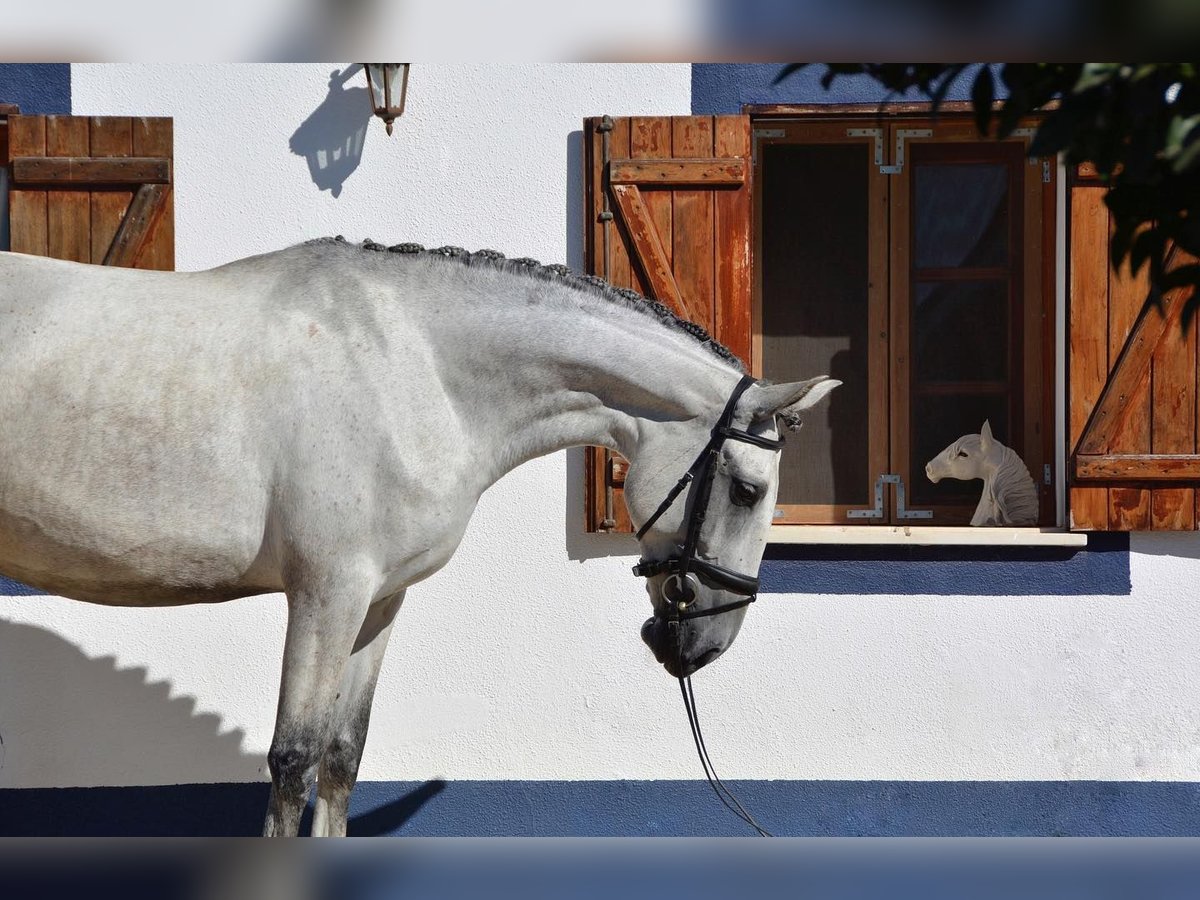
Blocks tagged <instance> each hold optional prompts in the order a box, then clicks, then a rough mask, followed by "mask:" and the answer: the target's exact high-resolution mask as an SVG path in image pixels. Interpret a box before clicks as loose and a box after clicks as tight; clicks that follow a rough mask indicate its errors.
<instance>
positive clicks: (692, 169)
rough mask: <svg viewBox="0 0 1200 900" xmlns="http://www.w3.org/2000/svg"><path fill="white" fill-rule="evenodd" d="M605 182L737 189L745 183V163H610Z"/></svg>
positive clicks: (674, 160) (720, 161) (644, 161)
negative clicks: (721, 186) (729, 187)
mask: <svg viewBox="0 0 1200 900" xmlns="http://www.w3.org/2000/svg"><path fill="white" fill-rule="evenodd" d="M608 180H609V182H610V183H611V184H639V185H654V184H662V185H670V186H671V187H685V186H688V185H694V186H695V187H698V188H709V187H717V186H720V185H729V186H738V185H741V184H743V183H744V182H745V180H746V164H745V162H744V161H743V160H742V159H730V160H721V159H647V160H643V161H638V162H634V161H632V160H614V161H613V162H611V163H610V164H609V173H608Z"/></svg>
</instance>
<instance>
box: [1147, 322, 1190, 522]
mask: <svg viewBox="0 0 1200 900" xmlns="http://www.w3.org/2000/svg"><path fill="white" fill-rule="evenodd" d="M1176 305H1177V306H1179V307H1182V306H1183V302H1182V300H1181V299H1177V300H1176ZM1195 358H1196V322H1195V320H1194V319H1193V320H1192V321H1191V322H1189V323H1188V327H1187V328H1186V329H1182V328H1180V327H1179V325H1178V324H1176V325H1173V326H1171V327H1170V328H1169V330H1167V331H1166V332H1165V333H1164V334H1163V336H1162V338H1161V339H1160V340H1159V341H1158V346H1157V347H1156V348H1155V350H1154V359H1153V361H1152V364H1151V365H1152V370H1151V371H1152V375H1151V385H1152V386H1153V401H1154V405H1153V414H1152V420H1151V430H1150V452H1151V453H1156V454H1163V453H1166V454H1192V455H1194V454H1195V452H1196V421H1195V415H1196V396H1195V392H1196V372H1195ZM1195 503H1196V501H1195V495H1194V491H1193V489H1192V488H1191V487H1170V488H1167V487H1161V488H1158V487H1156V488H1155V489H1154V491H1153V495H1152V497H1151V502H1150V527H1151V528H1153V529H1154V530H1156V531H1191V530H1193V529H1194V528H1195V525H1196V510H1195Z"/></svg>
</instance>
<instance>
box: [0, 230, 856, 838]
mask: <svg viewBox="0 0 1200 900" xmlns="http://www.w3.org/2000/svg"><path fill="white" fill-rule="evenodd" d="M389 249H390V251H391V252H388V251H389ZM742 382H743V378H742V371H741V366H740V364H739V363H738V362H737V360H736V359H735V358H734V357H733V356H732V355H731V354H730V353H729V352H728V351H727V350H725V349H724V348H722V347H720V346H719V345H717V344H716V343H714V342H713V341H711V340H710V339H709V338H708V335H706V334H704V332H703V331H702V330H701V329H699V328H697V327H696V326H694V325H691V324H689V323H686V322H683V321H681V320H679V319H677V318H676V317H675V316H673V315H672V314H671V313H670V312H669V311H667V310H666V309H665V308H664V307H662V306H660V305H658V304H655V303H651V302H649V301H646V300H644V299H643V298H640V297H638V296H637V295H636V294H634V293H633V292H631V291H621V290H617V289H615V288H612V287H611V286H609V285H606V284H605V283H604V282H602V281H600V280H599V279H594V278H588V277H580V276H575V275H572V274H571V273H570V272H569V270H567V269H566V268H565V267H561V266H547V267H543V266H540V265H539V264H537V263H536V262H535V261H533V260H511V261H505V260H503V258H502V257H500V254H497V253H494V252H490V251H481V252H479V253H475V254H469V253H466V252H465V251H462V250H461V249H458V248H451V247H445V248H441V249H439V250H436V251H425V250H424V249H423V248H421V247H419V246H417V245H411V244H403V245H398V246H396V247H392V248H385V247H383V246H381V245H379V244H374V243H372V242H369V241H368V242H365V243H364V244H363V245H362V246H352V245H349V244H347V243H345V242H344V241H342V240H341V239H340V238H336V239H322V240H319V241H314V242H310V243H308V244H305V245H300V246H295V247H291V248H289V249H286V250H282V251H279V252H277V253H270V254H266V255H263V256H258V257H252V258H249V259H245V260H241V261H239V262H235V263H231V264H229V265H226V266H222V267H220V268H217V269H213V270H211V271H206V272H196V273H159V272H139V271H131V270H124V269H113V268H101V267H96V266H87V265H79V264H75V263H67V262H58V261H54V260H48V259H41V258H35V257H29V256H21V255H16V254H7V253H0V422H2V423H3V427H2V428H0V572H3V573H4V574H5V575H8V576H10V577H12V578H15V579H18V580H20V581H23V582H26V583H28V584H30V585H34V586H36V587H39V588H41V589H44V590H45V591H47V592H50V593H53V594H59V595H62V596H66V597H73V598H76V599H79V600H85V601H89V602H93V603H100V604H109V605H130V606H159V605H172V604H185V603H212V602H218V601H224V600H230V599H233V598H235V597H243V596H247V595H252V594H262V593H267V592H276V591H282V592H284V593H285V594H286V596H287V603H288V624H287V633H286V639H285V649H284V659H283V672H282V681H281V688H280V695H279V707H278V713H277V717H276V722H275V731H274V736H273V738H272V742H271V749H270V752H269V755H268V763H269V767H270V771H271V799H270V804H269V807H268V810H267V815H266V822H265V825H264V833H265V834H285V835H291V834H296V833H297V830H298V827H299V822H300V815H301V812H302V811H303V809H304V806H305V804H306V802H307V800H308V797H309V795H310V793H311V790H312V787H313V785H314V783H316V785H317V795H318V796H317V805H316V812H315V817H314V824H313V831H314V833H316V834H344V833H345V829H346V812H347V805H348V802H349V795H350V791H351V789H352V787H353V785H354V781H355V778H356V776H357V772H358V765H359V760H360V757H361V754H362V748H363V741H364V739H365V736H366V731H367V722H368V718H369V716H370V708H371V698H372V694H373V692H374V688H375V681H376V678H377V676H378V673H379V666H380V662H381V659H382V657H383V652H384V647H385V644H386V642H387V639H388V634H389V632H390V630H391V628H392V622H393V619H394V617H395V615H396V611H397V610H398V609H399V607H400V604H401V602H402V600H403V597H404V591H405V589H406V588H407V587H408V586H409V585H411V584H414V583H415V582H418V581H420V580H421V579H423V578H426V577H428V576H429V575H431V574H433V573H434V572H436V571H437V570H438V569H439V568H441V567H442V566H443V565H445V563H446V562H447V560H449V558H450V556H451V554H453V553H454V551H455V549H456V547H457V546H458V543H459V541H460V539H461V538H462V535H463V532H464V530H465V528H466V526H467V522H468V520H469V518H470V517H471V513H472V512H473V510H474V509H475V505H476V503H477V501H478V500H479V497H480V495H481V494H482V493H483V492H484V491H485V490H486V489H487V488H488V487H489V486H490V485H491V484H493V483H494V482H495V481H496V480H497V479H498V478H500V477H501V476H502V475H503V474H505V473H506V472H508V471H509V470H511V469H512V468H514V467H515V466H518V465H520V464H521V463H522V462H525V461H526V460H529V459H533V458H534V457H537V456H541V455H543V454H546V453H550V452H553V451H556V450H560V449H563V448H566V447H572V446H578V445H584V444H598V445H602V446H605V447H609V448H611V449H613V450H615V451H617V452H619V453H621V454H622V455H623V456H625V457H626V458H627V459H628V460H629V461H630V468H629V472H628V476H627V481H626V486H625V494H626V498H627V502H628V506H629V511H630V516H631V518H632V519H633V521H634V522H635V523H647V522H651V521H653V517H654V514H655V511H656V509H657V507H659V505H660V504H661V502H662V500H663V498H664V497H665V496H666V495H667V494H668V491H669V490H670V488H671V486H672V484H673V483H674V482H675V481H676V479H677V478H678V477H679V476H680V475H681V474H682V472H683V470H684V469H685V468H686V467H687V464H688V461H690V460H691V459H692V458H693V457H695V455H696V454H697V453H699V452H700V451H701V449H702V448H704V447H705V446H706V444H707V443H708V442H709V441H710V439H711V438H712V436H713V431H714V424H715V423H716V422H717V420H718V419H719V418H720V417H721V413H722V410H723V409H724V408H725V407H726V405H727V402H728V401H729V399H730V397H731V393H732V392H733V391H734V389H735V386H743V387H744V385H743V383H742ZM838 383H839V382H837V381H834V380H833V379H829V378H825V377H819V378H814V379H812V380H810V381H806V382H801V383H796V384H781V385H767V384H762V383H754V384H751V385H749V387H748V389H747V390H746V391H745V393H744V395H743V396H742V397H741V399H740V401H738V402H736V403H733V404H730V405H731V407H732V408H731V410H730V413H729V416H728V417H727V418H728V419H729V422H728V425H729V426H730V427H731V428H733V429H735V430H736V431H737V433H739V434H741V435H743V438H739V439H736V440H733V441H730V442H728V443H724V445H723V446H721V445H720V444H719V442H718V446H717V451H716V455H714V456H713V457H712V459H713V465H712V466H711V467H710V468H711V471H712V479H711V481H708V482H707V483H708V484H709V486H710V487H711V493H710V494H707V495H706V497H705V503H704V507H705V509H701V510H698V512H699V514H700V515H701V516H702V515H703V513H704V512H705V510H707V519H706V520H705V522H704V525H703V530H702V532H701V531H700V530H699V529H696V530H697V532H698V535H697V541H696V542H694V543H695V544H696V546H695V547H694V548H693V556H694V557H695V565H694V566H693V569H692V572H693V573H695V574H687V575H686V577H685V578H681V579H679V581H678V582H677V586H680V585H682V588H683V596H671V597H670V600H671V601H676V602H678V603H683V604H685V605H688V606H689V608H690V609H692V611H693V612H695V611H699V612H700V613H704V612H712V613H715V614H712V615H703V616H702V617H698V618H691V617H690V616H689V617H688V618H687V619H686V621H679V616H678V613H677V612H676V607H675V606H674V605H670V604H669V603H668V599H667V598H665V597H664V596H663V585H664V583H666V582H668V581H669V580H670V579H671V578H672V577H673V576H672V574H671V573H670V572H669V571H667V572H660V573H658V574H652V575H651V577H650V578H649V580H648V584H647V590H648V592H649V594H650V599H651V603H652V604H653V607H654V610H655V618H654V619H653V620H651V621H652V622H657V623H659V624H661V623H662V622H663V621H665V620H668V619H670V618H672V617H674V618H675V619H676V621H675V622H674V625H673V626H672V627H670V628H666V627H648V628H646V629H644V631H643V636H644V638H645V639H646V640H647V643H649V644H650V645H651V648H652V649H653V650H654V651H655V654H656V656H658V658H659V659H660V661H662V662H663V664H664V665H665V667H666V668H667V670H668V671H670V672H672V673H673V674H676V675H686V674H689V673H690V672H692V671H694V670H695V669H696V668H699V666H701V665H703V664H705V663H707V662H709V661H710V660H712V659H714V658H715V657H716V656H718V655H720V653H721V652H722V651H724V650H725V648H726V647H728V646H729V644H730V643H731V642H732V641H733V639H734V637H735V636H736V634H737V632H738V629H739V627H740V626H741V622H742V618H743V616H744V612H745V611H744V609H742V608H735V607H738V606H739V604H737V603H732V602H731V598H732V597H734V596H741V595H743V594H745V593H746V591H745V590H743V591H741V592H740V593H731V592H730V591H729V590H727V589H726V587H725V585H727V584H729V583H730V581H729V579H728V578H722V577H719V576H720V573H721V571H722V567H724V569H726V570H731V571H732V572H733V573H735V574H734V575H733V579H734V582H733V583H735V584H736V579H737V577H738V575H737V574H736V573H754V572H756V571H757V569H758V565H759V562H760V560H761V558H762V553H763V548H764V543H765V538H766V531H767V527H768V525H769V523H770V521H771V514H772V511H773V510H774V508H775V492H776V486H777V482H778V454H777V453H775V452H771V450H770V448H769V445H770V442H771V440H772V439H773V438H774V437H775V435H776V427H777V426H776V416H785V417H789V419H790V418H791V417H794V416H796V415H798V414H799V413H800V412H802V411H803V410H804V409H806V408H807V407H810V406H812V405H813V404H814V403H816V402H817V401H818V400H820V399H821V398H822V397H823V396H824V395H825V394H826V393H828V392H829V390H831V389H832V388H833V387H835V386H836V385H837V384H838ZM735 437H736V435H735ZM754 440H760V443H759V444H758V445H756V444H755V443H753V441H754ZM702 481H705V479H703V478H701V479H697V486H698V485H699V484H700V482H702ZM697 486H693V488H692V489H691V490H690V491H689V492H688V493H687V494H685V495H683V496H682V497H681V499H680V502H678V503H675V504H673V505H672V506H671V507H670V508H669V509H667V510H666V512H665V513H664V514H663V515H662V516H661V517H660V518H658V519H657V521H653V527H652V528H650V529H649V530H648V531H647V533H645V534H644V535H643V536H642V538H641V548H642V552H643V555H644V557H645V559H646V560H648V561H649V562H650V563H652V564H656V563H661V562H662V561H663V560H672V559H678V558H679V549H678V548H679V545H680V544H681V543H684V541H685V539H686V540H687V541H688V543H693V542H692V541H691V535H690V533H689V529H688V522H689V521H693V522H694V521H695V517H692V516H691V513H692V512H693V508H694V507H695V506H696V505H697V504H696V502H695V501H696V496H697V493H698V488H697ZM705 565H707V566H708V572H709V574H710V575H712V577H709V575H706V574H705V571H706V570H705V569H704V568H703V567H704V566H705ZM712 573H716V574H715V575H713V574H712ZM696 574H699V576H700V578H699V580H697V577H696ZM689 585H690V586H691V587H690V588H689ZM723 606H728V607H730V608H728V609H726V610H724V611H721V610H718V609H717V608H718V607H723ZM647 624H648V625H649V624H650V623H647Z"/></svg>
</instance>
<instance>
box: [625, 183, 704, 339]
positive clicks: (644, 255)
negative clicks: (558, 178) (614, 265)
mask: <svg viewBox="0 0 1200 900" xmlns="http://www.w3.org/2000/svg"><path fill="white" fill-rule="evenodd" d="M612 193H613V198H614V199H615V200H616V206H617V210H618V213H619V218H620V220H621V221H622V223H624V226H625V229H626V231H627V232H628V234H629V238H630V240H631V241H632V243H633V247H634V250H635V252H636V254H637V259H638V264H639V265H638V268H639V270H640V271H641V273H642V276H643V277H644V278H645V279H646V282H647V285H648V288H649V289H648V293H649V295H650V296H651V297H653V298H654V299H655V300H657V301H659V302H660V303H665V304H666V305H667V306H669V307H671V309H673V310H675V312H677V313H679V314H680V315H681V316H684V317H685V318H689V319H690V318H691V317H692V316H693V315H700V316H703V315H704V310H703V309H700V310H694V309H691V308H689V307H688V305H687V304H686V302H685V301H684V299H683V297H682V296H681V294H680V292H679V288H678V287H677V286H676V284H675V277H674V275H673V274H672V272H671V263H670V260H668V258H667V251H666V249H665V248H664V247H663V243H662V239H661V238H660V237H659V236H658V230H657V229H656V228H655V227H654V223H653V222H652V221H651V219H650V211H649V210H647V209H646V204H645V203H643V202H642V194H641V191H639V190H638V189H637V188H636V187H635V186H634V185H632V184H616V185H613V188H612Z"/></svg>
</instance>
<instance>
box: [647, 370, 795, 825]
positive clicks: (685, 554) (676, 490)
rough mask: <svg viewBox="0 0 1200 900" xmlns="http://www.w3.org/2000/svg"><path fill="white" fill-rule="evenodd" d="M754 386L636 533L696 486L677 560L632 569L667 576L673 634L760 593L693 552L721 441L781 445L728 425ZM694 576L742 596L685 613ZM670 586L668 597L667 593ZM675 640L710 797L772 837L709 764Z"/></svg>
mask: <svg viewBox="0 0 1200 900" xmlns="http://www.w3.org/2000/svg"><path fill="white" fill-rule="evenodd" d="M754 382H755V379H754V378H753V377H752V376H750V375H743V376H742V380H741V381H739V382H738V384H737V387H735V388H734V389H733V393H732V394H730V396H729V400H728V401H727V402H726V403H725V409H724V411H722V413H721V417H720V418H719V419H718V420H717V424H716V425H714V426H713V430H712V433H711V435H710V437H709V439H708V443H707V444H705V445H704V449H703V450H701V451H700V455H699V456H697V457H696V459H695V461H694V462H693V463H692V464H691V465H690V466H689V467H688V470H687V471H686V472H685V473H684V475H683V477H682V478H680V479H679V481H678V483H677V484H676V485H675V487H673V488H671V491H670V493H668V494H667V497H666V499H665V500H663V502H662V503H660V504H659V505H658V509H656V510H655V511H654V515H652V516H651V517H650V518H649V519H647V520H646V523H645V524H644V525H642V527H641V528H639V529H638V531H637V537H638V539H639V540H641V538H642V536H643V535H645V533H646V532H647V531H649V530H650V527H651V526H652V525H653V524H654V523H655V522H657V521H658V519H659V518H660V517H661V516H662V514H663V513H665V512H666V511H667V510H668V509H670V508H671V504H673V503H674V502H675V500H676V499H677V498H678V497H679V495H680V494H681V493H683V491H684V488H686V487H687V486H688V485H689V484H691V483H692V482H693V481H694V482H696V490H695V494H694V495H693V497H692V509H691V513H690V516H689V518H688V523H687V536H686V538H685V539H684V544H683V547H682V548H680V552H679V553H678V554H677V555H676V556H670V557H667V558H666V559H661V560H641V561H640V562H639V563H638V564H637V565H636V566H634V567H633V574H634V575H638V576H641V577H645V578H652V577H653V576H655V575H661V574H664V573H665V574H666V575H667V579H666V581H665V582H664V583H663V586H662V591H661V593H662V596H663V597H664V598H665V599H666V601H667V604H668V609H669V617H668V619H667V624H668V627H670V628H671V629H672V630H673V631H676V632H678V629H679V627H680V624H681V623H682V622H685V621H687V620H689V619H700V618H703V617H705V616H716V615H720V614H721V613H727V612H732V611H733V610H735V609H741V608H742V607H744V606H749V605H750V604H751V603H753V602H754V601H755V599H756V597H757V594H758V576H756V575H746V574H744V573H742V572H735V571H733V570H732V569H727V568H725V567H724V566H719V565H717V564H716V563H712V562H709V561H708V560H705V559H701V558H700V557H699V556H697V555H696V551H697V548H698V547H699V546H700V531H701V529H702V528H703V527H704V519H705V516H706V515H707V514H708V501H709V499H710V497H711V495H712V485H713V479H714V478H715V477H716V473H717V459H718V458H719V456H720V454H721V447H722V446H724V444H725V442H726V441H727V440H731V441H742V442H743V443H746V444H753V445H754V446H755V447H762V448H763V449H766V450H774V451H778V450H779V449H781V448H782V447H783V439H782V438H779V439H776V438H765V437H760V436H759V435H756V434H750V432H748V431H742V430H740V429H737V428H733V427H731V426H730V423H731V422H732V421H733V412H734V409H736V407H737V402H738V400H739V399H741V396H742V394H744V393H745V392H746V389H747V388H749V387H750V385H752V384H754ZM697 575H698V576H699V577H700V578H702V579H704V580H705V581H707V582H709V583H710V584H714V585H716V586H718V587H721V588H723V589H724V590H726V591H729V592H731V593H734V594H740V595H741V597H742V599H740V600H733V601H730V602H729V603H721V604H718V605H716V606H711V607H709V608H708V609H697V610H693V609H689V607H690V606H691V605H692V604H693V603H695V602H696V597H697V596H699V593H700V582H699V581H698V580H697ZM668 588H669V589H670V591H671V593H668ZM655 618H660V617H659V614H658V611H657V609H656V610H655ZM674 642H675V651H676V653H677V654H679V671H680V673H681V674H680V675H679V690H680V692H681V693H682V695H683V707H684V709H685V710H686V712H687V717H688V725H689V726H690V728H691V731H692V740H693V742H694V743H695V745H696V753H697V754H698V755H699V757H700V765H701V766H702V767H703V768H704V777H705V778H707V779H708V783H709V785H710V786H711V787H712V789H713V793H715V794H716V795H717V799H718V800H720V801H721V803H722V804H723V805H724V806H725V808H726V809H728V810H729V811H730V812H731V813H733V814H734V815H735V816H737V817H738V818H739V819H741V820H742V821H743V822H745V823H746V824H747V825H749V826H750V827H751V828H753V829H754V830H755V831H757V832H758V833H759V834H760V835H762V836H763V837H770V836H771V833H770V832H769V831H767V830H766V829H765V828H763V827H762V826H761V825H759V824H758V821H757V820H756V819H755V818H754V816H752V815H751V814H750V813H749V812H747V810H746V808H745V807H744V806H743V805H742V804H741V802H740V801H739V800H738V798H737V797H736V796H735V795H734V793H733V792H732V791H731V790H730V789H729V788H728V787H726V786H725V784H724V782H722V781H721V779H720V778H719V777H718V776H717V771H716V768H715V767H714V766H713V764H712V760H711V759H710V758H709V755H708V747H707V746H705V743H704V735H703V734H702V733H701V731H700V717H699V714H698V712H697V710H696V697H695V694H694V693H693V691H692V679H691V678H690V677H685V676H684V675H683V674H682V672H683V641H682V638H681V636H680V635H679V634H678V633H676V634H675V635H674Z"/></svg>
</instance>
